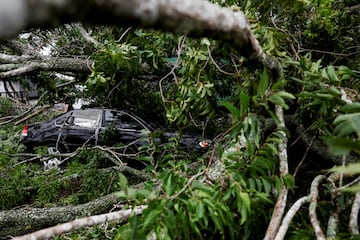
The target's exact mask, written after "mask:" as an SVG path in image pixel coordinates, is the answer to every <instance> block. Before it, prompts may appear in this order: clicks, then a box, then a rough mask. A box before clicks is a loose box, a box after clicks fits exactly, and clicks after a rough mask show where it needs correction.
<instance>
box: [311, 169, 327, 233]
mask: <svg viewBox="0 0 360 240" xmlns="http://www.w3.org/2000/svg"><path fill="white" fill-rule="evenodd" d="M324 180H326V177H325V176H324V175H319V176H317V177H316V178H315V179H314V181H313V182H312V184H311V188H310V198H311V201H310V205H309V216H310V221H311V225H312V226H313V228H314V232H315V236H316V238H317V239H318V240H325V239H326V238H325V234H324V232H323V230H322V229H321V227H320V221H319V219H318V218H317V214H316V208H317V199H318V197H319V185H320V183H321V182H322V181H324Z"/></svg>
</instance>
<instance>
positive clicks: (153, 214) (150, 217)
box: [143, 209, 161, 229]
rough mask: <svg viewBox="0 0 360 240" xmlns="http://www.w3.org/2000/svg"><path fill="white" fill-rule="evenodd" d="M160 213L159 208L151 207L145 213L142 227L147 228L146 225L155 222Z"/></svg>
mask: <svg viewBox="0 0 360 240" xmlns="http://www.w3.org/2000/svg"><path fill="white" fill-rule="evenodd" d="M160 214H161V210H159V209H152V210H151V211H148V214H146V215H145V216H144V217H145V220H144V223H143V229H147V227H148V226H150V225H153V224H154V223H155V222H156V218H157V217H158V216H159V215H160Z"/></svg>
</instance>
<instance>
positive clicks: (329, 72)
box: [326, 65, 339, 82]
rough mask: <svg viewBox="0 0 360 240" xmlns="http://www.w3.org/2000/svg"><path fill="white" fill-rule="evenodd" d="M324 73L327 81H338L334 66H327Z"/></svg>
mask: <svg viewBox="0 0 360 240" xmlns="http://www.w3.org/2000/svg"><path fill="white" fill-rule="evenodd" d="M326 72H327V75H328V77H329V80H331V81H334V82H338V81H339V77H338V76H337V75H336V72H335V68H334V66H332V65H330V66H328V67H327V69H326Z"/></svg>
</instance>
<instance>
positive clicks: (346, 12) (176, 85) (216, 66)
mask: <svg viewBox="0 0 360 240" xmlns="http://www.w3.org/2000/svg"><path fill="white" fill-rule="evenodd" d="M214 2H216V3H217V4H215V3H210V2H208V1H194V0H187V1H165V0H163V1H161V0H149V1H140V0H138V1H121V0H113V1H76V2H71V1H41V0H38V1H28V2H24V1H20V0H18V1H10V0H8V1H2V2H1V3H0V38H1V39H2V40H1V44H2V51H1V53H0V64H1V65H0V79H1V80H2V81H3V82H5V85H6V84H8V85H7V86H9V87H8V89H11V88H13V87H12V84H13V83H14V82H16V81H17V82H22V83H23V84H26V83H28V82H29V81H32V82H33V83H36V84H37V86H38V88H39V90H40V91H41V93H42V95H41V99H40V100H39V102H38V104H39V105H40V104H43V103H44V104H45V103H47V104H48V103H50V104H52V103H55V102H58V101H69V103H72V102H73V101H74V99H75V98H76V97H79V96H81V97H83V98H90V99H92V101H93V103H92V104H93V105H94V102H95V104H96V106H106V107H117V108H126V109H130V110H132V111H135V112H137V113H138V114H139V115H141V116H142V117H144V118H145V119H151V118H153V116H154V113H157V114H159V115H160V116H159V117H158V119H156V121H157V122H158V123H161V124H165V123H166V124H168V125H172V126H176V127H178V128H187V129H194V128H198V129H199V130H200V131H202V132H204V133H207V134H209V133H210V134H213V136H214V139H213V145H212V148H211V149H210V150H209V151H208V153H207V154H205V155H203V156H202V157H200V158H197V159H195V160H194V159H192V158H191V156H189V155H187V154H186V153H183V152H181V150H179V149H178V148H177V147H176V141H174V142H173V143H172V144H169V145H165V146H163V145H161V146H157V144H156V143H155V142H153V141H151V138H150V139H147V141H148V145H146V146H144V147H143V148H142V149H141V151H140V154H138V155H136V156H135V158H136V159H135V160H136V161H139V160H141V161H144V162H146V165H147V167H146V168H145V169H143V170H142V171H139V170H136V169H134V168H132V167H131V165H130V164H129V166H125V165H124V164H123V162H122V161H123V160H124V158H125V157H126V156H124V155H122V154H121V151H120V152H119V151H117V149H113V148H105V147H101V146H96V147H94V148H84V149H83V150H79V151H77V152H75V153H70V154H64V155H63V156H61V157H62V158H64V159H66V160H68V159H69V160H70V159H72V160H73V162H72V163H71V164H69V166H67V169H69V170H67V171H68V172H67V174H65V175H66V176H60V175H61V173H58V172H50V173H47V174H45V175H42V174H40V175H39V173H37V172H38V170H39V169H38V168H36V166H29V165H27V164H28V163H31V162H33V161H34V160H44V158H47V157H49V156H47V155H46V154H45V156H44V154H43V153H42V152H41V150H42V149H38V152H37V153H36V154H23V153H21V149H20V150H19V148H17V147H15V146H13V142H14V141H13V140H12V139H13V136H12V134H11V133H7V132H6V131H2V132H0V133H1V135H0V137H1V138H2V139H3V140H4V142H3V143H2V146H3V148H4V149H6V151H4V153H1V155H0V156H1V157H2V159H3V160H2V165H1V168H0V177H1V181H2V183H3V184H2V185H3V186H6V187H2V188H0V190H1V191H2V199H1V202H0V203H1V206H2V208H3V209H4V210H5V209H6V211H2V212H0V229H3V230H0V234H1V235H18V234H20V233H25V232H29V231H33V230H37V229H40V228H44V227H49V226H53V225H56V224H59V223H64V222H67V223H64V224H60V225H57V226H54V227H50V228H47V229H43V230H40V231H38V232H34V233H33V234H32V235H26V236H23V237H22V239H28V238H30V237H33V238H32V239H34V238H35V239H44V238H49V237H51V236H54V235H59V234H63V233H66V232H69V231H74V230H76V229H80V228H84V227H87V226H93V225H96V224H102V223H107V224H108V222H110V221H117V223H118V224H115V225H111V229H112V234H113V236H116V237H117V238H119V239H129V238H131V239H133V238H135V239H141V238H144V239H145V238H158V239H163V238H171V239H172V238H175V239H176V238H213V239H217V238H232V239H238V238H239V237H243V238H249V239H258V238H264V239H284V237H285V235H286V234H287V233H288V235H287V236H289V237H290V236H291V237H293V238H294V239H297V238H300V239H304V238H306V237H308V238H313V237H314V236H315V237H316V238H318V239H325V238H326V237H328V238H331V237H336V236H342V235H347V236H350V235H356V234H358V220H357V219H358V217H357V216H358V211H359V205H360V203H359V200H358V199H359V194H357V195H356V196H354V194H353V193H346V192H344V191H343V190H346V189H347V187H349V186H352V185H356V184H358V183H359V178H358V177H357V175H356V174H358V173H359V169H358V168H359V167H358V165H356V164H355V165H351V166H353V167H349V168H346V167H343V168H340V169H335V170H333V172H332V173H331V174H330V173H328V174H326V175H323V174H324V172H322V171H323V170H325V169H328V168H331V167H332V166H333V165H341V164H342V165H345V164H348V163H349V162H356V161H358V159H359V155H358V153H359V149H360V147H359V146H360V143H359V140H360V125H359V122H360V115H359V111H360V107H359V106H360V104H359V103H358V101H359V98H358V89H359V86H360V83H359V61H358V60H357V59H358V56H359V39H358V38H357V32H356V31H357V30H356V29H359V21H358V20H359V13H358V11H356V9H358V8H359V6H358V5H356V4H355V3H352V1H345V2H344V1H335V0H334V1H320V0H319V1H310V3H308V4H305V3H303V2H301V1H296V2H295V3H294V5H292V6H289V5H288V4H287V2H286V1H276V2H274V3H272V2H266V1H252V2H250V1H243V2H241V3H239V2H238V1H228V3H226V4H225V3H222V2H221V1H214ZM219 5H226V6H224V7H221V6H219ZM334 9H339V10H334ZM340 9H342V10H343V11H341V10H340ZM240 10H241V11H240ZM243 12H245V13H246V15H247V17H245V14H244V13H243ZM35 13H36V14H35ZM305 20H306V21H305ZM74 21H76V22H81V23H82V24H81V23H71V22H74ZM63 23H66V25H64V26H61V25H60V24H63ZM93 24H100V25H93ZM103 25H107V26H109V25H112V26H113V27H105V26H103ZM43 27H45V29H42V30H39V29H37V28H43ZM52 27H57V28H55V29H52ZM122 27H123V28H122ZM139 27H140V28H139ZM144 28H152V29H155V30H161V31H165V32H171V33H173V34H170V33H159V32H156V31H155V30H149V31H144V30H142V29H144ZM25 30H26V31H29V32H25V33H22V34H20V35H19V36H18V37H17V38H14V39H10V38H12V37H15V36H16V35H17V34H19V33H20V32H22V31H25ZM30 30H31V31H30ZM175 34H182V35H181V36H178V35H175ZM199 38H200V39H199ZM259 43H260V44H259ZM261 46H263V47H261ZM354 50H355V51H354ZM310 53H312V55H311V54H310ZM271 56H273V57H271ZM322 64H324V66H323V65H322ZM345 65H347V66H345ZM263 67H264V68H263ZM59 73H61V74H59ZM69 76H71V78H69ZM69 79H70V80H69ZM79 85H82V86H84V87H85V90H81V91H80V90H77V88H75V87H74V86H79ZM59 86H60V87H59ZM9 92H11V91H10V90H9ZM144 99H146V100H144ZM22 107H23V108H24V109H26V108H27V107H26V106H24V105H22ZM34 107H35V106H33V107H28V108H27V110H24V112H23V113H19V115H17V116H10V117H7V116H6V117H4V118H2V120H3V122H2V123H0V124H1V125H6V126H10V125H11V124H13V123H14V122H15V121H18V120H20V121H22V119H23V118H24V117H25V116H26V115H27V114H29V113H31V111H32V110H33V108H34ZM284 110H285V111H284ZM164 112H165V114H163V113H164ZM149 116H150V117H149ZM14 129H16V127H14ZM329 149H330V150H331V151H329ZM24 156H25V159H24ZM50 157H51V156H50ZM84 159H85V161H86V162H85V163H81V161H84ZM105 159H106V160H108V161H109V162H111V163H115V164H117V165H118V167H116V168H105V169H97V168H99V167H100V166H101V167H103V166H104V163H103V162H102V161H105ZM99 162H101V163H99ZM77 164H83V165H81V167H83V168H84V169H83V172H82V173H79V172H77V171H76V169H78V168H79V166H78V165H77ZM105 165H106V164H105ZM107 167H108V166H107ZM34 168H35V170H34ZM29 172H30V173H29ZM119 173H120V174H119ZM80 175H82V176H80ZM124 175H126V176H127V178H128V179H129V180H127V178H126V177H124ZM24 176H26V177H30V176H31V177H33V181H32V182H31V181H30V180H26V179H28V178H25V177H24ZM81 177H83V178H84V179H83V180H81ZM34 179H35V180H36V181H35V180H34ZM130 179H132V180H133V179H136V181H134V182H130ZM45 183H46V184H45ZM70 183H71V184H70ZM74 183H75V185H74V186H76V187H75V188H77V189H78V190H79V192H81V191H88V193H87V194H86V193H82V195H81V194H80V195H75V193H72V195H70V196H69V197H67V198H64V199H60V200H59V199H58V196H59V195H60V194H59V192H61V191H63V192H66V191H69V189H70V188H71V187H70V188H69V187H68V185H69V184H70V185H71V186H73V185H72V184H74ZM76 183H77V184H76ZM79 183H80V184H79ZM101 183H103V184H101ZM79 185H80V186H79ZM102 185H105V186H102ZM66 186H67V187H66ZM104 188H105V189H106V190H102V189H104ZM64 189H65V190H64ZM289 190H290V191H289ZM354 191H356V190H354ZM89 193H91V195H90V194H89ZM34 195H36V197H35V201H34V202H35V204H36V202H38V203H39V202H40V205H41V204H43V205H44V204H45V205H46V204H51V205H57V204H56V203H58V204H60V202H61V204H60V205H65V206H54V207H53V208H31V207H25V208H17V209H11V208H13V207H15V206H16V203H19V204H24V203H27V201H26V200H28V198H34ZM71 196H72V198H71ZM74 196H76V197H74ZM84 196H85V197H84ZM100 196H101V197H100ZM80 198H85V200H84V199H83V201H81V200H80ZM319 199H321V200H322V201H321V202H319V201H318V200H319ZM12 200H13V202H12ZM41 201H42V202H41ZM13 203H14V204H13ZM74 203H75V204H78V205H75V206H73V204H74ZM80 203H81V204H80ZM129 209H133V212H132V211H130V210H129ZM329 209H330V210H331V211H329ZM350 209H351V211H350ZM345 213H346V214H345ZM95 214H100V215H95ZM89 215H93V216H91V217H89ZM345 215H346V216H345ZM81 217H86V218H84V219H82V218H81ZM75 218H79V219H77V220H74V219H75ZM73 220H74V221H73ZM344 223H349V224H344ZM299 226H300V227H299ZM255 228H256V229H255ZM289 228H290V229H289ZM347 228H349V229H347ZM324 229H326V231H324ZM1 231H2V232H1ZM106 231H107V230H105V233H104V234H107V233H106ZM289 232H290V233H289ZM80 234H81V233H80ZM19 239H21V237H20V238H19Z"/></svg>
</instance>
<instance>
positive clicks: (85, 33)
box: [75, 23, 100, 47]
mask: <svg viewBox="0 0 360 240" xmlns="http://www.w3.org/2000/svg"><path fill="white" fill-rule="evenodd" d="M75 26H76V28H77V29H78V31H79V32H80V34H81V36H82V37H83V38H84V39H85V40H86V41H87V42H89V43H91V44H93V45H94V46H95V47H99V46H100V43H99V42H98V41H96V40H95V38H93V37H92V36H91V35H90V34H89V33H88V31H86V29H85V28H84V27H83V25H82V24H81V23H77V24H75Z"/></svg>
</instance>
